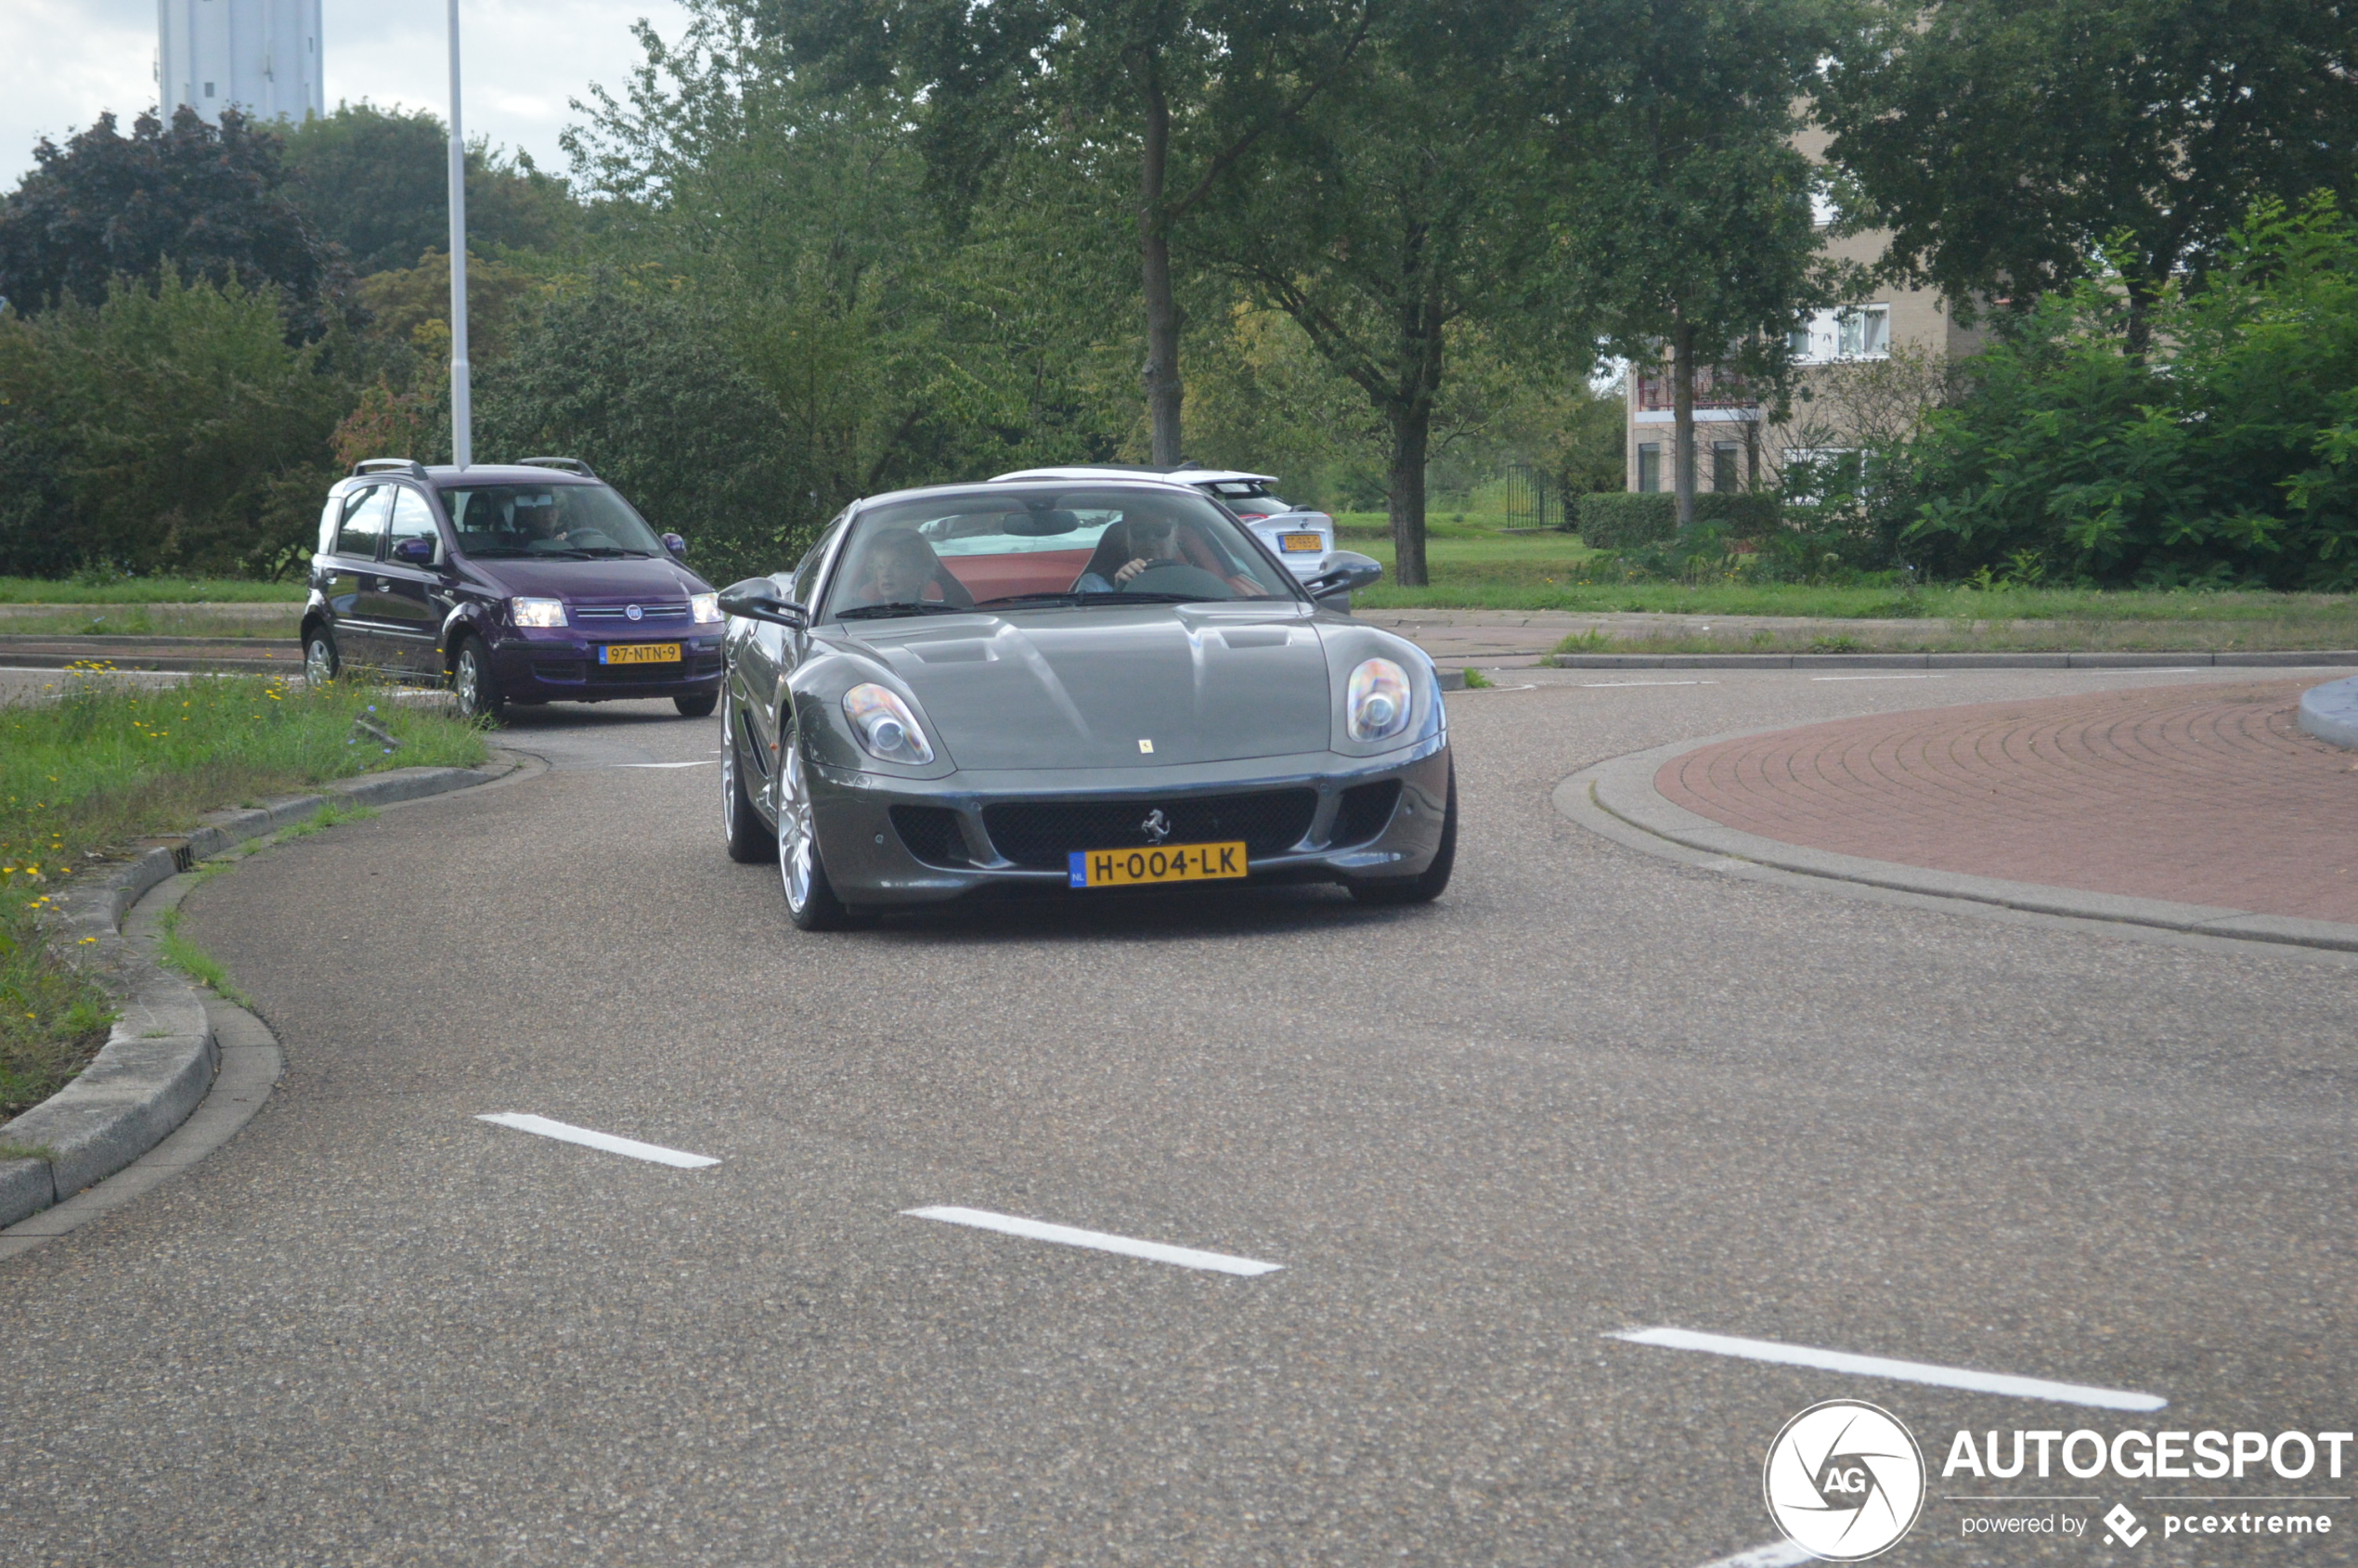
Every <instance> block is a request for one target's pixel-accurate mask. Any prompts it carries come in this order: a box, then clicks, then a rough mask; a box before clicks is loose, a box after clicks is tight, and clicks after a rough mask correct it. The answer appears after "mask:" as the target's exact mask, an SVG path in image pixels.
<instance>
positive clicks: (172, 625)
mask: <svg viewBox="0 0 2358 1568" xmlns="http://www.w3.org/2000/svg"><path fill="white" fill-rule="evenodd" d="M302 625H303V605H302V604H301V603H286V604H279V603H270V604H256V605H248V604H60V605H57V606H54V607H52V606H49V605H45V604H0V635H6V636H10V637H214V638H224V639H227V638H248V637H261V638H285V639H292V638H293V637H294V636H295V634H296V633H297V632H298V631H300V630H301V629H302Z"/></svg>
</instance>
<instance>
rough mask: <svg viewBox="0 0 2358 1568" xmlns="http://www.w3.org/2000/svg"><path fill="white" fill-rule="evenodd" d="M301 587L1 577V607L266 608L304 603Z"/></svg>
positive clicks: (236, 581) (229, 580)
mask: <svg viewBox="0 0 2358 1568" xmlns="http://www.w3.org/2000/svg"><path fill="white" fill-rule="evenodd" d="M303 597H304V585H303V584H302V583H300V582H276V583H258V582H248V581H244V580H242V579H240V578H236V577H116V578H114V579H112V580H111V581H108V582H103V583H86V582H77V581H75V580H74V579H72V578H71V577H68V578H63V579H59V580H58V581H50V580H48V579H46V578H43V577H0V604H265V603H279V602H280V601H282V600H283V601H286V602H289V603H298V604H299V603H302V602H303Z"/></svg>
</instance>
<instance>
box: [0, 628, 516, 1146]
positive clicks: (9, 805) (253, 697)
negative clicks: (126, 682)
mask: <svg viewBox="0 0 2358 1568" xmlns="http://www.w3.org/2000/svg"><path fill="white" fill-rule="evenodd" d="M60 683H61V688H62V689H61V690H60V691H58V693H56V695H55V696H54V698H53V699H49V700H41V701H28V702H20V703H17V704H13V705H10V706H0V1120H4V1119H6V1117H9V1116H14V1115H16V1114H17V1113H18V1112H19V1111H21V1110H23V1109H25V1108H27V1107H29V1106H32V1105H34V1104H37V1103H39V1102H40V1101H41V1100H43V1099H45V1098H46V1097H47V1096H48V1095H51V1094H54V1093H55V1092H56V1091H57V1090H58V1088H59V1087H60V1086H62V1085H63V1084H64V1083H65V1082H66V1081H67V1080H68V1079H71V1077H72V1076H73V1075H74V1074H75V1073H76V1072H79V1071H80V1070H81V1069H82V1068H83V1066H84V1064H85V1063H87V1062H88V1060H89V1058H90V1056H92V1055H93V1054H94V1053H95V1052H96V1051H97V1048H98V1047H99V1046H100V1045H102V1044H104V1043H105V1042H106V1033H107V1026H108V1024H109V1023H110V1022H111V1021H112V1018H113V1003H112V1001H111V999H110V997H109V996H108V994H107V992H106V991H104V990H103V989H102V988H101V987H99V986H98V985H97V982H96V981H95V980H93V979H92V978H89V977H88V976H86V975H84V974H83V973H82V972H81V971H80V970H79V969H78V968H76V967H75V966H74V965H72V964H71V963H69V962H67V955H66V954H64V953H62V952H58V951H57V950H55V949H54V948H53V947H52V946H51V944H50V940H49V932H48V931H47V930H46V929H45V926H44V921H43V916H44V915H45V914H46V913H47V912H48V911H49V910H50V909H51V907H52V905H53V903H54V901H55V898H56V895H57V891H58V888H59V886H60V884H61V883H63V882H64V881H65V880H66V879H67V878H68V877H69V876H70V875H71V874H72V873H73V872H74V871H75V870H77V869H81V868H85V867H90V866H94V865H96V864H98V863H100V862H104V861H106V860H107V859H108V858H109V857H110V855H111V854H113V853H116V852H119V851H120V850H122V849H124V848H126V847H127V846H129V845H130V844H131V843H132V842H133V841H135V840H136V839H139V838H142V837H146V836H151V835H155V834H160V833H169V832H174V831H179V830H185V829H187V828H188V827H189V826H190V825H191V824H192V823H194V822H195V820H196V819H197V818H198V817H199V816H200V815H201V814H202V813H203V812H205V811H208V810H214V809H216V808H219V807H223V806H232V805H239V804H251V803H258V802H259V801H260V800H261V799H262V798H263V797H267V796H271V795H279V794H286V793H290V792H292V791H295V790H300V789H302V788H304V787H305V786H306V785H313V784H324V783H327V782H329V781H330V780H333V779H340V778H349V777H352V776H353V775H355V774H358V773H363V772H367V771H371V770H374V769H382V768H393V767H408V766H412V765H418V764H423V765H427V766H441V767H473V766H474V765H475V764H477V763H479V762H481V761H483V760H484V759H485V758H486V756H487V755H488V747H487V746H486V744H485V741H484V737H483V734H482V732H480V731H478V730H476V729H474V728H473V726H471V725H468V724H465V723H462V722H460V720H458V719H452V718H450V717H448V716H447V715H445V714H441V713H436V712H431V711H426V710H422V709H418V708H412V707H408V706H401V705H397V704H395V703H392V702H389V701H386V700H384V699H385V694H384V693H382V691H378V690H373V689H370V688H367V687H358V686H352V685H346V684H342V683H338V684H334V685H330V686H327V687H324V688H322V689H320V690H318V691H316V692H313V691H307V690H305V689H304V688H302V687H292V688H291V687H289V686H287V685H285V684H283V683H281V682H280V681H278V680H267V679H264V678H262V677H255V676H249V677H227V678H212V677H206V678H200V679H197V680H191V681H189V682H188V683H187V684H185V685H180V686H172V687H163V688H157V689H133V688H128V687H125V686H123V685H121V684H118V683H116V682H115V681H113V680H110V679H107V678H104V677H98V676H83V677H80V678H77V677H76V676H74V675H73V674H72V673H71V672H68V673H67V674H66V675H65V676H63V677H61V682H60ZM364 716H365V717H368V718H369V719H371V721H372V722H375V723H378V724H380V725H382V727H383V728H384V729H385V730H387V731H388V732H391V733H392V734H393V736H394V737H395V739H396V740H397V741H399V742H400V743H401V744H400V745H399V746H398V747H397V748H396V749H395V750H392V751H390V752H388V751H387V750H385V749H384V747H383V746H382V744H381V743H379V742H377V741H375V740H373V739H370V738H368V737H365V736H363V735H361V734H359V733H358V732H356V729H355V727H354V724H353V720H354V719H357V718H361V717H364ZM353 814H356V813H354V812H350V811H347V812H344V813H342V814H341V816H342V820H349V817H350V816H351V815H353ZM314 831H316V830H314ZM170 935H171V933H170V932H167V936H170ZM188 952H189V953H191V954H193V955H194V956H195V958H196V959H199V960H201V961H202V962H204V963H207V964H210V963H211V961H210V960H209V959H203V955H202V954H201V952H197V950H195V949H194V948H189V949H188ZM166 959H167V962H171V961H172V957H171V954H170V952H168V951H167V952H166ZM182 966H183V967H184V968H185V967H186V966H185V965H182ZM213 967H214V971H215V973H216V974H217V972H218V967H219V966H218V965H214V966H213ZM187 972H188V973H190V974H192V975H195V976H196V977H197V978H202V979H205V980H206V981H207V983H209V984H210V983H214V979H213V978H212V977H211V976H207V975H204V974H201V973H199V972H198V971H196V970H194V969H188V971H187ZM216 989H217V987H216ZM224 994H230V993H228V992H224Z"/></svg>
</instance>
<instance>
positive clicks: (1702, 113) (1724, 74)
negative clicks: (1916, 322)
mask: <svg viewBox="0 0 2358 1568" xmlns="http://www.w3.org/2000/svg"><path fill="white" fill-rule="evenodd" d="M1591 25H1592V26H1594V27H1596V28H1597V29H1598V33H1599V34H1600V35H1604V36H1610V37H1611V38H1612V39H1613V41H1614V43H1613V53H1612V54H1611V55H1610V56H1607V57H1605V58H1604V59H1603V60H1602V62H1601V63H1599V62H1598V57H1597V55H1596V54H1594V53H1586V54H1582V53H1579V52H1577V51H1574V66H1573V69H1575V70H1586V71H1590V72H1592V73H1593V75H1594V80H1592V82H1591V83H1590V84H1588V86H1589V90H1590V91H1591V92H1593V93H1595V94H1596V95H1597V97H1598V99H1599V100H1600V102H1599V107H1598V108H1597V109H1596V110H1595V111H1593V112H1592V113H1588V114H1584V115H1578V116H1574V117H1569V118H1568V119H1567V121H1566V122H1565V123H1563V124H1562V125H1561V135H1562V136H1564V137H1565V138H1566V140H1567V141H1568V142H1569V143H1570V144H1571V145H1572V146H1573V148H1574V149H1576V152H1575V154H1574V157H1575V160H1576V162H1575V167H1576V168H1577V171H1578V172H1577V174H1576V175H1575V176H1574V178H1572V179H1571V180H1569V181H1567V182H1566V185H1565V187H1564V190H1563V200H1562V203H1561V212H1562V214H1563V215H1562V219H1561V221H1562V223H1563V225H1564V227H1565V231H1566V235H1567V240H1566V246H1565V250H1564V253H1563V255H1564V260H1565V263H1566V266H1567V274H1566V278H1565V284H1564V287H1565V289H1566V292H1568V293H1569V294H1571V295H1572V296H1573V297H1574V298H1576V299H1579V300H1581V301H1582V302H1583V303H1584V304H1585V305H1587V306H1588V307H1589V308H1590V309H1591V310H1593V311H1594V312H1595V313H1596V316H1597V317H1598V319H1599V320H1600V322H1601V324H1602V326H1603V330H1604V335H1605V339H1606V341H1607V342H1608V343H1610V344H1611V345H1612V347H1613V349H1614V351H1615V352H1618V353H1620V354H1623V355H1626V356H1628V357H1629V358H1630V360H1631V361H1632V362H1633V364H1636V365H1645V364H1650V363H1655V362H1658V361H1662V360H1665V359H1666V361H1667V368H1668V369H1669V371H1670V374H1671V378H1672V408H1673V418H1674V421H1675V423H1674V427H1673V428H1674V431H1675V434H1676V442H1677V445H1676V447H1675V453H1676V462H1675V467H1674V473H1675V478H1674V482H1673V487H1674V489H1675V490H1676V491H1677V494H1678V525H1679V527H1680V528H1681V529H1685V528H1690V527H1691V526H1693V524H1694V514H1695V429H1694V402H1695V385H1696V373H1697V371H1698V369H1702V368H1704V367H1708V366H1720V367H1725V368H1728V369H1733V370H1735V371H1737V372H1738V373H1740V374H1742V373H1748V374H1750V375H1751V376H1752V377H1754V378H1756V379H1757V380H1762V381H1773V380H1774V379H1775V378H1776V377H1777V376H1778V375H1779V374H1780V373H1781V370H1782V369H1783V366H1784V363H1785V357H1786V348H1785V342H1786V332H1787V330H1788V329H1789V328H1790V327H1791V326H1792V325H1793V323H1794V320H1795V319H1796V318H1797V317H1798V315H1799V314H1800V312H1801V311H1802V310H1803V309H1805V308H1806V307H1807V306H1808V305H1813V304H1815V303H1818V302H1820V301H1821V300H1824V299H1826V298H1827V297H1828V296H1829V295H1830V293H1831V290H1832V287H1833V277H1832V274H1831V272H1830V269H1829V268H1828V266H1827V265H1826V264H1825V263H1824V262H1823V261H1822V260H1821V259H1820V255H1819V243H1818V234H1817V231H1816V228H1815V227H1814V225H1813V223H1812V221H1811V206H1810V199H1811V191H1812V188H1813V180H1814V175H1813V174H1812V172H1811V169H1810V167H1809V162H1808V160H1807V158H1805V157H1804V156H1803V155H1802V153H1801V152H1800V151H1799V150H1798V149H1796V148H1795V147H1794V133H1795V131H1796V130H1798V129H1799V122H1798V118H1797V114H1796V110H1795V105H1796V104H1797V103H1798V102H1799V101H1800V99H1801V96H1802V95H1803V94H1804V93H1805V92H1806V91H1807V89H1808V87H1809V85H1810V83H1811V80H1812V78H1813V76H1814V74H1815V68H1816V62H1817V60H1818V58H1819V57H1820V53H1821V52H1822V51H1823V49H1824V48H1825V47H1826V44H1827V40H1828V29H1827V26H1826V24H1825V21H1824V19H1823V18H1822V16H1821V15H1820V12H1819V11H1818V10H1817V9H1816V7H1815V6H1813V5H1811V4H1810V3H1809V0H1608V4H1607V5H1606V6H1605V7H1604V8H1603V9H1601V10H1600V12H1599V13H1598V14H1597V15H1596V16H1595V17H1594V18H1593V19H1591ZM1566 42H1567V43H1568V42H1570V40H1567V41H1566ZM1559 47H1560V49H1561V47H1562V45H1559Z"/></svg>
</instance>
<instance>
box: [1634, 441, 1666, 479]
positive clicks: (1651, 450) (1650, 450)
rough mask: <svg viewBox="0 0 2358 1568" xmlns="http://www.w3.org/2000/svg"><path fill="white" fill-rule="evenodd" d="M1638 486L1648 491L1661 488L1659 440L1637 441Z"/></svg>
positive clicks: (1660, 447)
mask: <svg viewBox="0 0 2358 1568" xmlns="http://www.w3.org/2000/svg"><path fill="white" fill-rule="evenodd" d="M1638 488H1639V489H1640V490H1648V491H1652V490H1659V489H1661V488H1662V443H1661V442H1659V441H1640V442H1639V443H1638Z"/></svg>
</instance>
